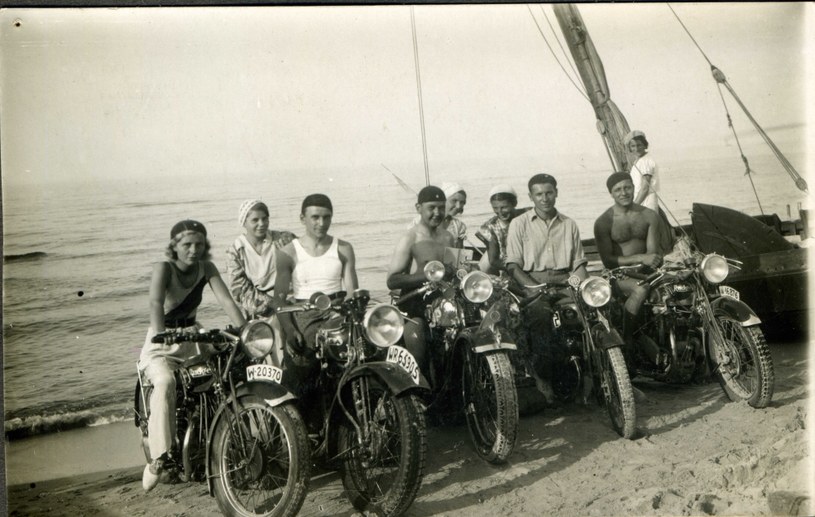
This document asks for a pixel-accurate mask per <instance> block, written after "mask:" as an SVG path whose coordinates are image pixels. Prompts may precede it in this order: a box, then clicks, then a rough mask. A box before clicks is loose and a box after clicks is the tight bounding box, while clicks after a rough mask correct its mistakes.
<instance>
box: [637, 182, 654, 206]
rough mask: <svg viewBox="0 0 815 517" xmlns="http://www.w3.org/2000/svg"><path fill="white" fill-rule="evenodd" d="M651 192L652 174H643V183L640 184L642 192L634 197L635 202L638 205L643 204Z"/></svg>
mask: <svg viewBox="0 0 815 517" xmlns="http://www.w3.org/2000/svg"><path fill="white" fill-rule="evenodd" d="M650 191H651V175H650V174H643V175H642V181H641V182H640V191H639V192H637V195H636V196H635V197H634V202H635V203H637V204H638V205H639V204H641V203H642V201H643V199H645V196H647V195H648V193H649V192H650Z"/></svg>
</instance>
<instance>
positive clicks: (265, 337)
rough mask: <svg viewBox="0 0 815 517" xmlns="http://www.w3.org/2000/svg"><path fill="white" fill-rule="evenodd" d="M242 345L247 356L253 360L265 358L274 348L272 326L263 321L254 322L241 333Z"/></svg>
mask: <svg viewBox="0 0 815 517" xmlns="http://www.w3.org/2000/svg"><path fill="white" fill-rule="evenodd" d="M241 343H243V350H244V352H246V355H248V356H249V357H251V358H252V359H260V358H261V357H265V356H266V355H268V354H269V352H271V351H272V347H273V346H274V331H273V330H272V326H271V325H269V324H268V323H266V322H265V321H261V320H252V321H250V322H249V323H247V324H246V325H244V327H243V330H242V331H241Z"/></svg>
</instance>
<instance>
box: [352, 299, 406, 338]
mask: <svg viewBox="0 0 815 517" xmlns="http://www.w3.org/2000/svg"><path fill="white" fill-rule="evenodd" d="M362 325H363V326H364V327H365V333H366V334H367V335H368V339H370V340H371V343H373V344H374V345H376V346H379V347H382V348H386V347H389V346H391V345H395V344H396V342H397V341H399V339H400V338H401V337H402V333H403V332H404V330H405V322H404V319H403V318H402V313H401V312H399V310H398V309H397V308H396V307H394V306H393V305H388V304H387V303H380V304H379V305H376V306H374V307H371V308H370V309H368V312H366V313H365V319H364V320H363V321H362Z"/></svg>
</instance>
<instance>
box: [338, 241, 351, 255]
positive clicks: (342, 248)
mask: <svg viewBox="0 0 815 517" xmlns="http://www.w3.org/2000/svg"><path fill="white" fill-rule="evenodd" d="M337 251H339V252H340V253H342V254H344V255H351V254H353V253H354V247H353V246H351V243H350V242H348V241H344V240H342V239H337Z"/></svg>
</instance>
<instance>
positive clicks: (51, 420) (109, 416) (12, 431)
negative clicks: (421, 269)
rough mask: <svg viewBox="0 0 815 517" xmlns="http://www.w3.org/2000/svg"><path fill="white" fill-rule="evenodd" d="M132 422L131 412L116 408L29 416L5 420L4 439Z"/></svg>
mask: <svg viewBox="0 0 815 517" xmlns="http://www.w3.org/2000/svg"><path fill="white" fill-rule="evenodd" d="M129 420H133V410H132V409H130V408H117V409H112V410H109V411H99V410H98V409H87V410H81V411H73V412H66V413H58V414H52V415H31V416H25V417H18V418H11V419H7V420H6V422H5V425H4V427H5V433H6V439H8V440H18V439H20V438H28V437H30V436H37V435H41V434H48V433H56V432H60V431H67V430H69V429H79V428H82V427H96V426H100V425H107V424H113V423H116V422H126V421H129Z"/></svg>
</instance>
